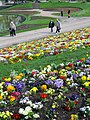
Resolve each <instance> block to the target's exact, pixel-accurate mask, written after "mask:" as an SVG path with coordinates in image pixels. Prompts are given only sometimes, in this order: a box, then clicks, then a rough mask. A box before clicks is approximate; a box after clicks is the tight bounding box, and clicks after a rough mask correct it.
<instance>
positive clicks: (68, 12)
mask: <svg viewBox="0 0 90 120" xmlns="http://www.w3.org/2000/svg"><path fill="white" fill-rule="evenodd" d="M68 18H70V10H68Z"/></svg>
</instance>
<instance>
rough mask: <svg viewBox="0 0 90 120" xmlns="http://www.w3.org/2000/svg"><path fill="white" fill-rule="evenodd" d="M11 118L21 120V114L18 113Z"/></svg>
mask: <svg viewBox="0 0 90 120" xmlns="http://www.w3.org/2000/svg"><path fill="white" fill-rule="evenodd" d="M11 118H13V119H15V120H19V119H20V114H18V113H16V114H13V115H11Z"/></svg>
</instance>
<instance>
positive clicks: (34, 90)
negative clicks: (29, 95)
mask: <svg viewBox="0 0 90 120" xmlns="http://www.w3.org/2000/svg"><path fill="white" fill-rule="evenodd" d="M37 91H38V89H37V87H33V88H32V89H31V90H30V92H34V93H36V92H37Z"/></svg>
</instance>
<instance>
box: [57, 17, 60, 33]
mask: <svg viewBox="0 0 90 120" xmlns="http://www.w3.org/2000/svg"><path fill="white" fill-rule="evenodd" d="M60 29H61V25H60V21H59V20H58V19H57V20H56V33H57V32H60Z"/></svg>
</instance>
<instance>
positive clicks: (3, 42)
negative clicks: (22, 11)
mask: <svg viewBox="0 0 90 120" xmlns="http://www.w3.org/2000/svg"><path fill="white" fill-rule="evenodd" d="M27 11H28V10H27ZM29 11H39V12H41V13H40V14H36V16H37V15H38V16H47V17H54V18H59V19H60V20H61V26H62V29H61V33H63V32H67V31H72V30H76V29H80V28H84V27H90V17H81V18H77V17H71V18H67V17H60V16H54V15H52V13H57V12H49V11H43V10H39V9H32V10H29ZM55 30H56V28H54V32H53V33H51V32H50V29H49V28H42V29H38V30H32V31H28V32H23V33H18V34H17V35H16V36H15V37H10V36H9V35H8V36H4V37H0V48H4V47H8V46H11V45H14V44H18V43H21V42H26V41H31V40H35V39H41V38H43V37H46V36H49V35H56V33H55Z"/></svg>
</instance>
